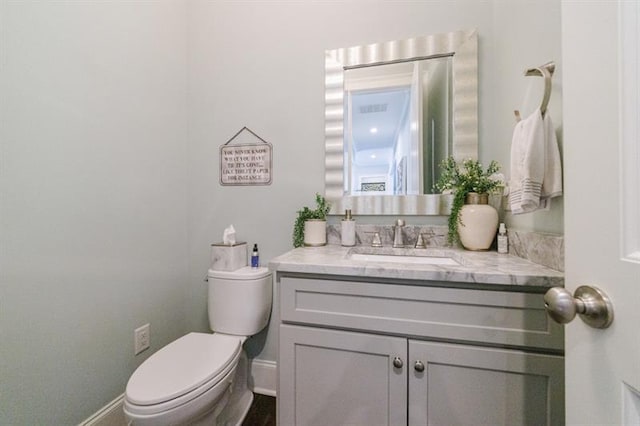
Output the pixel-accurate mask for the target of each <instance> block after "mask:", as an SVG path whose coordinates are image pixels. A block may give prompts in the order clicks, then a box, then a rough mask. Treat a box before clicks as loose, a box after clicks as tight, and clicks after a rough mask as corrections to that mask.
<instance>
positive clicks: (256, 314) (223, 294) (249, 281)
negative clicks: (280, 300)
mask: <svg viewBox="0 0 640 426" xmlns="http://www.w3.org/2000/svg"><path fill="white" fill-rule="evenodd" d="M208 279H209V302H208V311H209V325H210V326H211V329H212V330H213V331H215V332H217V333H224V334H233V335H237V336H252V335H254V334H257V333H258V332H259V331H260V330H262V329H263V328H264V327H265V326H266V325H267V323H268V322H269V315H270V314H271V301H272V295H273V292H272V279H271V272H269V269H267V268H252V267H250V266H246V267H243V268H240V269H237V270H235V271H216V270H212V269H210V270H209V274H208Z"/></svg>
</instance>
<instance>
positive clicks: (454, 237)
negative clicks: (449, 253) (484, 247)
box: [435, 157, 504, 244]
mask: <svg viewBox="0 0 640 426" xmlns="http://www.w3.org/2000/svg"><path fill="white" fill-rule="evenodd" d="M440 168H441V170H442V173H441V174H440V179H438V183H436V185H435V186H436V188H437V189H438V190H439V191H441V192H452V193H453V194H454V195H453V202H452V203H451V214H450V215H449V220H448V225H449V233H448V240H449V243H451V244H455V243H456V242H458V240H459V237H458V226H459V225H461V224H462V222H461V220H460V209H462V206H463V205H464V199H465V197H466V195H467V194H468V193H470V192H477V193H478V194H485V193H491V192H494V191H495V190H496V189H498V188H499V187H501V186H502V185H503V184H504V183H503V179H502V178H501V177H500V175H498V172H499V171H500V165H499V164H498V163H497V162H496V161H491V163H489V167H487V169H486V170H484V169H483V168H482V164H480V162H479V161H478V160H471V159H468V160H464V161H463V162H462V166H460V164H458V163H457V162H456V160H455V159H454V158H453V157H448V158H446V159H444V160H443V161H442V163H440Z"/></svg>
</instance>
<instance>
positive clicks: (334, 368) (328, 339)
mask: <svg viewBox="0 0 640 426" xmlns="http://www.w3.org/2000/svg"><path fill="white" fill-rule="evenodd" d="M406 353H407V340H406V339H403V338H399V337H389V336H377V335H372V334H365V333H351V332H345V331H338V330H327V329H320V328H310V327H299V326H291V325H283V326H281V327H280V358H279V362H278V367H279V372H280V387H279V389H278V401H279V402H280V403H281V404H280V406H279V407H278V416H279V422H278V424H280V425H363V426H364V425H406V424H407V376H406V368H402V367H400V368H397V367H394V366H393V360H394V358H395V357H399V359H400V358H401V359H403V360H406ZM284 401H287V403H286V404H283V402H284Z"/></svg>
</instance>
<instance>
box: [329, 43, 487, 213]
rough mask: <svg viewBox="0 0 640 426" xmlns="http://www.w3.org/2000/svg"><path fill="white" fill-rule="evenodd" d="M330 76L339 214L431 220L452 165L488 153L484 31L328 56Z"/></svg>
mask: <svg viewBox="0 0 640 426" xmlns="http://www.w3.org/2000/svg"><path fill="white" fill-rule="evenodd" d="M325 70H326V76H325V102H326V110H325V120H326V122H325V196H326V198H327V199H328V200H329V201H331V203H332V206H333V208H332V213H341V212H342V211H343V210H344V209H345V208H350V209H352V211H353V213H354V214H377V215H385V214H428V211H427V210H428V206H427V203H428V200H429V198H428V196H427V195H425V194H427V193H429V192H431V190H432V188H433V185H434V183H435V182H436V181H437V179H438V172H439V168H438V164H439V163H440V162H441V161H442V159H444V158H446V157H447V156H449V155H453V156H454V157H455V158H457V159H462V158H477V155H478V148H477V137H478V136H477V132H478V124H477V84H478V81H477V78H478V77H477V35H476V32H475V31H457V32H452V33H447V34H438V35H430V36H425V37H420V38H413V39H407V40H399V41H393V42H386V43H378V44H371V45H366V46H355V47H350V48H342V49H335V50H328V51H327V52H326V61H325ZM429 214H432V213H429Z"/></svg>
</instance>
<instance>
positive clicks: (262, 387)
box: [249, 359, 278, 396]
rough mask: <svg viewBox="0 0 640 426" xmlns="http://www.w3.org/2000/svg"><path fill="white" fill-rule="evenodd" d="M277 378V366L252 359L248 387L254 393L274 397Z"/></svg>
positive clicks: (273, 363) (269, 362) (272, 362)
mask: <svg viewBox="0 0 640 426" xmlns="http://www.w3.org/2000/svg"><path fill="white" fill-rule="evenodd" d="M277 377H278V368H277V364H276V363H275V362H274V361H264V360H261V359H254V360H252V361H251V378H250V379H249V386H250V388H251V390H252V391H253V392H255V393H260V394H262V395H269V396H276V383H277Z"/></svg>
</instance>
